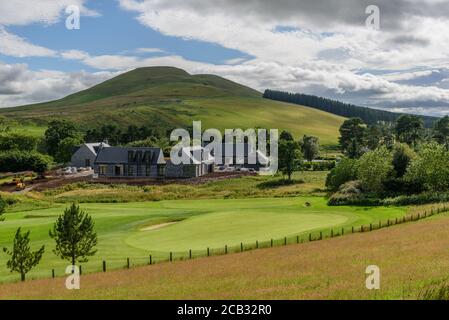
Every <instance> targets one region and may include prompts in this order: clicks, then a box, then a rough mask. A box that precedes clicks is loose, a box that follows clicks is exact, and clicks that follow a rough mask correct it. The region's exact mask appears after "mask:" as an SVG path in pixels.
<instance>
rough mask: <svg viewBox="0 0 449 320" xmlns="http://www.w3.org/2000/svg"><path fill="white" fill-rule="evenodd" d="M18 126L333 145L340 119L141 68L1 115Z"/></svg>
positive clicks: (232, 87) (212, 79)
mask: <svg viewBox="0 0 449 320" xmlns="http://www.w3.org/2000/svg"><path fill="white" fill-rule="evenodd" d="M0 115H3V116H6V117H7V118H9V119H12V120H17V121H19V122H20V123H27V124H29V125H30V124H32V125H42V126H44V125H45V124H46V123H48V121H50V120H52V119H61V118H65V119H69V120H72V121H74V122H76V123H78V124H79V126H81V127H82V128H84V129H87V128H92V127H97V126H101V125H103V124H105V123H115V124H117V125H119V126H121V127H126V126H128V125H130V124H134V125H148V126H158V127H166V128H174V127H186V126H190V125H191V124H192V121H194V120H201V121H203V128H217V129H220V130H224V129H226V128H242V129H245V128H252V127H263V128H279V129H287V130H290V131H291V132H292V133H293V134H294V135H295V136H296V137H299V136H301V135H304V134H309V135H315V136H319V137H320V138H321V141H322V143H324V144H334V143H336V142H337V136H338V128H339V126H340V125H341V123H342V121H343V120H344V118H342V117H339V116H335V115H332V114H330V113H326V112H323V111H319V110H316V109H312V108H307V107H302V106H297V105H293V104H288V103H284V102H277V101H272V100H267V99H263V97H262V93H260V92H258V91H256V90H253V89H251V88H248V87H245V86H243V85H240V84H238V83H235V82H232V81H229V80H227V79H224V78H221V77H218V76H215V75H191V74H189V73H187V72H185V71H184V70H181V69H177V68H171V67H149V68H139V69H136V70H133V71H130V72H127V73H124V74H121V75H119V76H117V77H115V78H113V79H110V80H108V81H105V82H103V83H101V84H99V85H97V86H94V87H92V88H90V89H87V90H84V91H81V92H78V93H75V94H72V95H70V96H67V97H65V98H63V99H60V100H56V101H51V102H46V103H40V104H34V105H28V106H21V107H15V108H5V109H0Z"/></svg>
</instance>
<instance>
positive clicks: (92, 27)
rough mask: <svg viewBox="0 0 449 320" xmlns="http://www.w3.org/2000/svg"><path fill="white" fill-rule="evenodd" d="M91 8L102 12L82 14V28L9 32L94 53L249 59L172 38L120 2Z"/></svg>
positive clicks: (61, 65) (101, 1)
mask: <svg viewBox="0 0 449 320" xmlns="http://www.w3.org/2000/svg"><path fill="white" fill-rule="evenodd" d="M89 8H90V9H92V10H95V11H96V12H98V13H99V14H100V16H97V17H89V16H87V17H81V28H80V29H79V30H68V29H67V28H66V27H65V20H64V19H60V21H59V22H57V23H55V24H52V25H45V24H39V23H34V24H31V25H26V26H11V27H9V28H8V31H9V32H11V33H13V34H15V35H18V36H20V37H23V38H25V39H29V40H32V43H33V44H35V45H39V46H43V47H46V48H51V49H53V50H57V51H64V50H71V49H74V48H76V49H77V50H81V51H85V52H88V53H89V54H91V55H106V54H120V55H126V54H130V53H132V54H135V50H137V49H139V48H159V49H161V50H163V52H159V53H140V54H139V55H140V56H146V57H154V56H161V55H166V54H167V53H168V54H176V55H181V56H183V57H184V58H186V59H189V60H192V61H201V62H206V63H213V64H220V63H223V62H225V61H227V60H231V59H236V58H248V55H246V54H244V53H242V52H240V51H238V50H234V49H227V48H224V47H222V46H220V45H217V44H214V43H207V42H204V41H196V40H187V39H182V38H180V37H171V36H166V35H162V34H161V33H159V32H157V31H155V30H152V29H150V28H147V27H145V26H143V25H142V24H140V23H139V22H138V21H137V20H136V19H135V18H136V14H135V13H133V12H129V11H125V10H121V9H120V8H119V3H118V2H115V1H110V0H96V1H94V2H92V3H89ZM0 59H1V60H2V61H4V62H7V63H23V62H26V63H27V64H28V65H29V66H30V69H32V70H39V69H56V70H61V71H77V70H80V69H85V70H88V71H94V70H95V68H91V67H89V66H85V65H83V64H82V63H81V62H79V61H62V59H55V58H51V57H28V58H17V57H10V56H6V55H1V54H0Z"/></svg>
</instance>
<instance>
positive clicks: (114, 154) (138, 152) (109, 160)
mask: <svg viewBox="0 0 449 320" xmlns="http://www.w3.org/2000/svg"><path fill="white" fill-rule="evenodd" d="M130 153H131V154H132V155H133V156H132V158H134V159H137V160H135V161H134V160H133V161H129V160H130V159H129V158H130ZM136 156H137V158H136ZM145 156H148V157H149V158H148V159H149V163H150V164H157V163H158V161H161V160H163V159H164V155H163V153H162V151H161V149H159V148H131V147H107V148H102V149H100V151H99V152H98V155H97V158H96V159H95V163H96V164H115V163H116V164H129V163H136V162H137V163H139V162H145V161H144V160H143V159H144V157H145Z"/></svg>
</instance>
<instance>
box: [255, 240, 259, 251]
mask: <svg viewBox="0 0 449 320" xmlns="http://www.w3.org/2000/svg"><path fill="white" fill-rule="evenodd" d="M256 249H259V241H258V240H256Z"/></svg>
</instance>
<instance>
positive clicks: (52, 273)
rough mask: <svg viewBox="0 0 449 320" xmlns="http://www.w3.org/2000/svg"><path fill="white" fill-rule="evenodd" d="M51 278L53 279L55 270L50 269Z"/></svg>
mask: <svg viewBox="0 0 449 320" xmlns="http://www.w3.org/2000/svg"><path fill="white" fill-rule="evenodd" d="M51 277H52V278H53V279H54V278H55V269H51Z"/></svg>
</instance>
